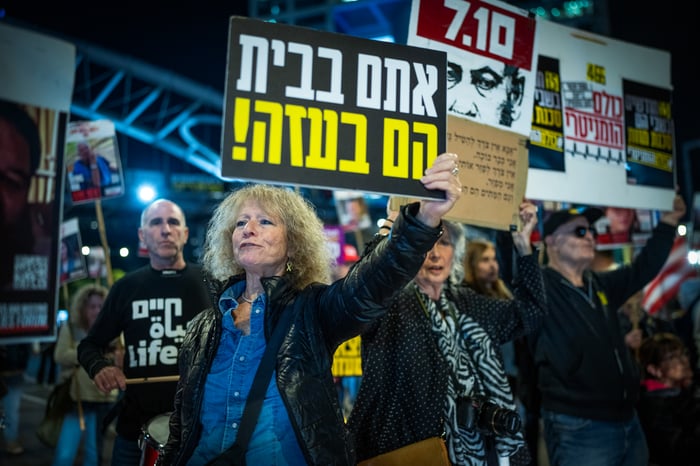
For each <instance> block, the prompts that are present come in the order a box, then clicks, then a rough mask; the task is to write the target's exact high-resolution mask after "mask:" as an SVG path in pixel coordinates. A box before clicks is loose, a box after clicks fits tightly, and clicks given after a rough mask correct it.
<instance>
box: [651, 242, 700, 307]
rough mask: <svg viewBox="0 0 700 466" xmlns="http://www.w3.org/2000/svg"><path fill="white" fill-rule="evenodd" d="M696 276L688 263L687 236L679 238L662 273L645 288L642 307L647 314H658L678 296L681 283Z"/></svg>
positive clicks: (674, 243)
mask: <svg viewBox="0 0 700 466" xmlns="http://www.w3.org/2000/svg"><path fill="white" fill-rule="evenodd" d="M695 276H697V272H696V270H695V268H693V266H692V265H691V264H690V263H689V262H688V247H687V244H686V239H685V236H678V237H676V240H675V241H674V242H673V247H672V248H671V252H670V254H669V255H668V259H666V263H665V264H664V266H663V267H662V268H661V271H660V272H659V274H658V275H657V276H656V277H655V278H654V279H653V280H652V281H650V282H649V283H648V284H647V285H646V286H645V287H644V296H643V298H642V307H643V308H644V310H645V311H646V312H647V313H649V314H652V315H653V314H656V313H657V312H659V310H661V308H663V307H664V305H665V304H666V303H667V302H669V301H670V300H671V299H672V298H673V297H675V296H676V294H678V290H679V289H680V287H681V283H683V282H684V281H685V280H687V279H688V278H691V277H695Z"/></svg>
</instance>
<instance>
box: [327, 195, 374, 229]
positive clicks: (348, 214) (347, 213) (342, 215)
mask: <svg viewBox="0 0 700 466" xmlns="http://www.w3.org/2000/svg"><path fill="white" fill-rule="evenodd" d="M333 198H334V199H335V206H336V209H337V212H338V221H339V223H340V225H341V226H342V227H343V230H344V231H346V232H353V231H361V230H366V229H367V228H370V227H371V226H372V217H370V215H369V208H368V206H367V202H366V201H365V197H364V195H363V193H361V192H359V191H333Z"/></svg>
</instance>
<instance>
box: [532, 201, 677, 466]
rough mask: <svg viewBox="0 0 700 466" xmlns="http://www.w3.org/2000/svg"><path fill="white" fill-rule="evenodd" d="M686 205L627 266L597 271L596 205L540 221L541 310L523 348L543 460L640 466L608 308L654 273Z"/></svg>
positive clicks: (625, 359)
mask: <svg viewBox="0 0 700 466" xmlns="http://www.w3.org/2000/svg"><path fill="white" fill-rule="evenodd" d="M685 208H686V207H685V202H684V201H683V198H682V197H681V196H676V197H675V199H674V201H673V210H672V211H669V212H665V213H664V214H663V215H662V216H661V218H660V221H659V224H658V225H657V226H656V228H655V229H654V233H653V235H652V236H651V238H649V240H648V241H647V243H646V246H645V247H644V248H643V250H642V251H641V252H640V253H639V254H638V255H637V257H636V258H635V259H634V261H633V262H632V264H630V265H626V266H623V267H620V268H618V269H616V270H611V271H605V272H593V271H591V270H590V266H591V263H592V262H593V258H594V255H595V245H596V234H595V229H594V228H593V227H592V225H593V223H594V222H595V221H596V220H598V219H599V218H600V217H601V216H602V215H603V212H602V211H601V210H599V209H596V208H586V209H568V210H560V211H557V212H554V213H552V214H551V215H550V216H549V217H548V218H547V220H546V221H545V223H544V231H543V238H544V239H543V241H544V245H545V247H546V249H545V250H546V253H547V257H548V262H547V264H546V266H545V267H544V269H543V271H542V275H543V277H544V283H545V290H546V294H547V306H548V315H547V317H546V318H545V320H544V323H543V325H542V327H540V328H539V329H538V330H537V331H536V332H534V333H532V334H531V335H529V336H528V345H529V347H530V350H531V351H532V355H533V358H534V364H535V373H536V374H537V383H538V388H539V391H540V393H541V406H542V410H541V413H542V419H543V422H544V437H545V443H546V446H547V453H548V456H549V462H550V464H551V465H552V466H569V465H576V466H587V465H591V466H592V465H595V466H608V465H610V466H612V465H615V466H622V465H624V466H639V465H646V464H647V463H648V450H647V445H646V440H645V438H644V432H643V431H642V428H641V426H640V424H639V421H638V419H637V415H636V413H635V403H636V401H637V397H638V393H639V383H640V378H639V372H638V369H637V367H636V365H635V363H634V362H633V361H632V359H631V357H630V353H629V351H628V350H627V348H626V347H625V342H624V335H623V333H622V331H621V329H620V325H619V322H618V317H617V309H618V308H620V306H622V304H623V303H624V302H625V301H626V300H627V298H629V297H630V296H632V295H633V294H634V293H635V292H637V291H639V290H640V289H642V288H643V287H644V286H645V285H646V284H647V283H648V282H649V281H651V280H652V279H653V278H654V277H655V276H656V274H657V273H658V272H659V270H661V267H662V266H663V264H664V262H665V261H666V258H667V257H668V254H669V252H670V251H671V247H672V245H673V241H674V238H675V234H676V233H675V232H676V226H677V225H678V222H679V220H680V218H681V217H682V216H683V215H684V214H685Z"/></svg>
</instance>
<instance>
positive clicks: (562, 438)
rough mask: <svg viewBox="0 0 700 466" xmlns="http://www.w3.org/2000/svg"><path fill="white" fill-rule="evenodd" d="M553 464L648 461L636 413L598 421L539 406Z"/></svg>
mask: <svg viewBox="0 0 700 466" xmlns="http://www.w3.org/2000/svg"><path fill="white" fill-rule="evenodd" d="M542 420H543V422H544V438H545V443H546V445H547V454H548V455H549V463H550V464H551V465H552V466H640V465H646V464H648V463H649V450H648V448H647V442H646V438H645V437H644V431H643V430H642V426H641V424H640V423H639V418H638V417H637V415H636V414H635V415H634V417H633V418H632V419H630V420H629V421H625V422H610V421H597V420H593V419H586V418H581V417H575V416H569V415H566V414H560V413H555V412H552V411H547V410H544V409H543V410H542Z"/></svg>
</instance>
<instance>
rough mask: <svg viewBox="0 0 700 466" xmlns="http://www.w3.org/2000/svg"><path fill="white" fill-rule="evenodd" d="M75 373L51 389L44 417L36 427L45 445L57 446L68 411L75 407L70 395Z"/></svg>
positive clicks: (37, 433)
mask: <svg viewBox="0 0 700 466" xmlns="http://www.w3.org/2000/svg"><path fill="white" fill-rule="evenodd" d="M74 374H75V372H73V374H71V376H70V377H67V378H66V379H65V380H64V381H63V382H61V383H59V384H56V385H55V386H54V388H53V390H51V393H50V394H49V397H48V399H47V401H46V410H45V411H44V418H43V419H42V420H41V422H40V423H39V427H37V429H36V436H37V437H38V438H39V440H41V443H43V444H44V445H46V446H48V447H51V448H55V447H56V443H57V442H58V436H59V435H60V434H61V426H62V425H63V418H64V417H65V415H66V413H67V412H68V411H70V410H71V409H73V399H72V398H71V396H70V387H71V385H72V384H73V375H74Z"/></svg>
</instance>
